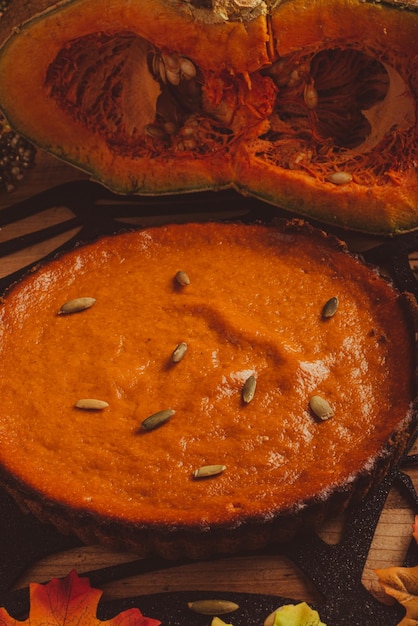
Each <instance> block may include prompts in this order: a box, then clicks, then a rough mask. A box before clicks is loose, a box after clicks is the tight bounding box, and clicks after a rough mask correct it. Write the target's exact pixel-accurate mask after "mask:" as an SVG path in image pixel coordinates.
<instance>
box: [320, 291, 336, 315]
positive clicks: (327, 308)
mask: <svg viewBox="0 0 418 626" xmlns="http://www.w3.org/2000/svg"><path fill="white" fill-rule="evenodd" d="M337 309H338V298H337V296H333V297H332V298H330V299H329V300H327V301H326V302H325V304H324V306H323V307H322V317H323V318H324V319H329V318H330V317H333V315H335V314H336V312H337Z"/></svg>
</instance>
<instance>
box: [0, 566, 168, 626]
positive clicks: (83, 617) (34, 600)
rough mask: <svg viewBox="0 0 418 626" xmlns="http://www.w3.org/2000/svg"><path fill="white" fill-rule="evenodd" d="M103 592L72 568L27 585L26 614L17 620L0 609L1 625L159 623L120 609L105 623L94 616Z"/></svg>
mask: <svg viewBox="0 0 418 626" xmlns="http://www.w3.org/2000/svg"><path fill="white" fill-rule="evenodd" d="M101 595H102V591H99V590H98V589H93V588H92V587H91V586H90V582H89V580H88V578H82V577H79V576H78V575H77V573H76V572H75V571H74V570H73V571H72V572H70V573H69V574H68V576H66V577H65V578H53V579H52V580H51V581H50V582H49V583H47V584H45V585H40V584H38V583H31V584H30V586H29V597H30V609H29V617H28V619H27V620H25V621H19V620H16V619H14V618H13V617H11V616H10V615H9V613H8V612H7V611H6V609H5V608H0V626H45V624H48V626H101V625H103V624H106V626H159V624H161V622H159V621H158V620H155V619H151V618H149V617H144V616H143V615H142V613H141V611H140V610H139V609H136V608H132V609H128V610H127V611H123V612H122V613H119V615H116V617H113V618H112V619H111V620H107V621H105V622H103V621H100V620H99V619H98V618H97V615H96V614H97V606H98V604H99V600H100V597H101Z"/></svg>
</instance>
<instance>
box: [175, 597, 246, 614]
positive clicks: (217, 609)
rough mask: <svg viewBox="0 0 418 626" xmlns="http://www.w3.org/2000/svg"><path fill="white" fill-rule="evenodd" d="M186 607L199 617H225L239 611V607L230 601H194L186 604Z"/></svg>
mask: <svg viewBox="0 0 418 626" xmlns="http://www.w3.org/2000/svg"><path fill="white" fill-rule="evenodd" d="M187 606H188V607H189V609H191V610H192V611H194V612H195V613H200V614H201V615H225V614H226V613H232V612H233V611H236V610H237V609H239V605H238V604H236V603H235V602H231V601H230V600H195V601H194V602H188V603H187Z"/></svg>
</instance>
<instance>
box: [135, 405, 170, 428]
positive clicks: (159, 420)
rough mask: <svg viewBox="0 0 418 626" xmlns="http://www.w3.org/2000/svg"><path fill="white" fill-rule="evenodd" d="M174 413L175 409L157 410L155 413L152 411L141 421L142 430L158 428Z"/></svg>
mask: <svg viewBox="0 0 418 626" xmlns="http://www.w3.org/2000/svg"><path fill="white" fill-rule="evenodd" d="M174 413H175V411H174V410H173V409H164V410H162V411H157V413H153V414H152V415H150V416H149V417H147V418H146V419H144V420H143V421H142V422H141V428H143V430H154V428H158V427H159V426H162V425H163V424H165V423H166V422H168V420H169V419H170V418H171V417H173V415H174Z"/></svg>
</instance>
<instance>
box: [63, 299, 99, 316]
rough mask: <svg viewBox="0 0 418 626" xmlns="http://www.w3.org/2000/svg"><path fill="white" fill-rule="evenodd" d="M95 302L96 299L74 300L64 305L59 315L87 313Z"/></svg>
mask: <svg viewBox="0 0 418 626" xmlns="http://www.w3.org/2000/svg"><path fill="white" fill-rule="evenodd" d="M95 302H96V299H95V298H74V299H73V300H69V301H68V302H66V303H65V304H63V305H62V307H61V308H60V310H59V311H58V315H69V314H70V313H79V312H80V311H85V310H86V309H89V308H90V307H92V306H93V304H94V303H95Z"/></svg>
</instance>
